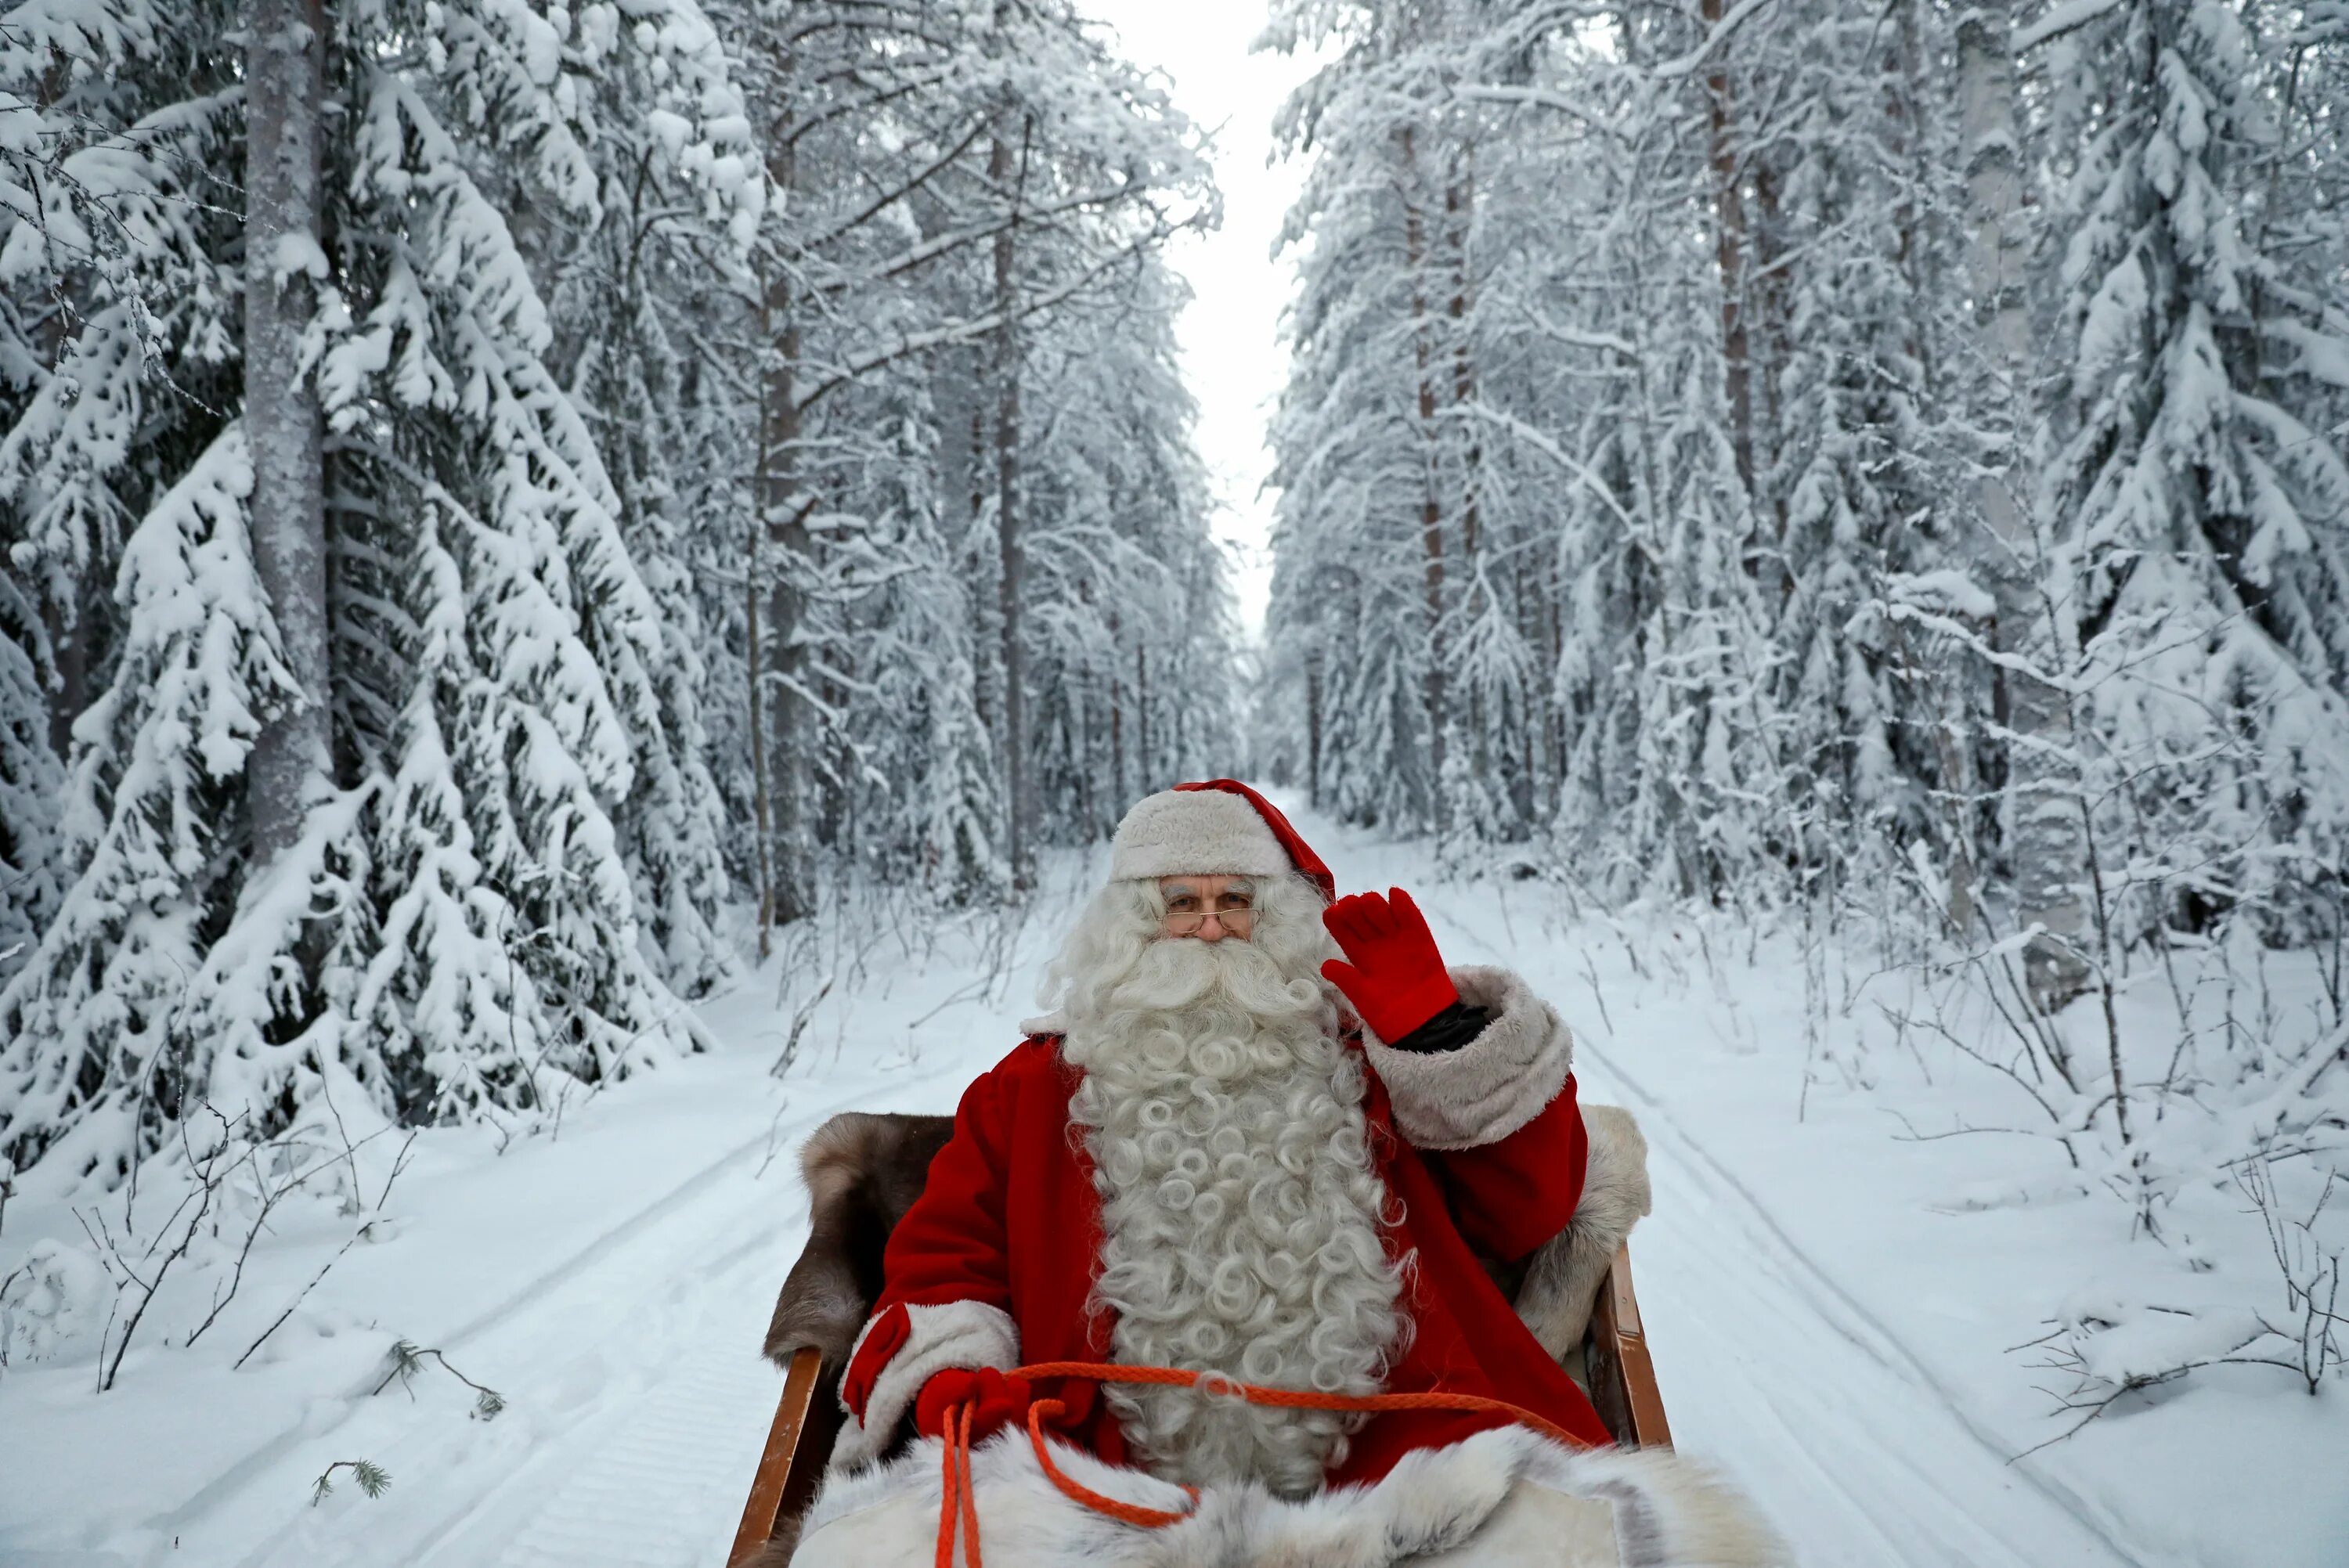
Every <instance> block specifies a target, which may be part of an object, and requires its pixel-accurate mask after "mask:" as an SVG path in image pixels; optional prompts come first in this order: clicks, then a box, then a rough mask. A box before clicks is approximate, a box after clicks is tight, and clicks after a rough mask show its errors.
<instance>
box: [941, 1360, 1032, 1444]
mask: <svg viewBox="0 0 2349 1568" xmlns="http://www.w3.org/2000/svg"><path fill="white" fill-rule="evenodd" d="M1031 1398H1033V1391H1032V1390H1031V1389H1030V1387H1028V1379H1027V1378H1025V1377H1005V1376H1004V1375H1003V1374H1002V1373H1001V1372H999V1371H998V1370H996V1369H995V1368H994V1367H948V1368H947V1370H946V1371H944V1372H940V1373H937V1374H936V1375H935V1376H933V1377H931V1378H930V1380H929V1381H928V1382H926V1383H925V1384H923V1385H922V1392H921V1394H920V1396H919V1397H918V1398H916V1399H915V1401H914V1429H915V1430H916V1431H917V1432H919V1433H921V1434H922V1436H924V1437H926V1438H943V1437H945V1436H946V1435H947V1416H948V1415H949V1414H951V1413H952V1412H953V1411H955V1410H957V1409H959V1408H961V1407H963V1406H965V1405H976V1406H977V1407H978V1408H976V1409H974V1410H973V1411H972V1412H971V1417H970V1440H971V1441H972V1442H974V1443H976V1442H978V1441H979V1440H980V1439H984V1438H988V1437H992V1436H993V1435H994V1434H995V1433H996V1432H997V1431H998V1430H999V1429H1001V1428H1004V1427H1007V1426H1010V1425H1012V1424H1013V1423H1015V1422H1025V1421H1026V1420H1027V1419H1028V1406H1029V1403H1030V1399H1031Z"/></svg>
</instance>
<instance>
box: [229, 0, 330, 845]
mask: <svg viewBox="0 0 2349 1568" xmlns="http://www.w3.org/2000/svg"><path fill="white" fill-rule="evenodd" d="M325 99H326V6H325V4H324V0H253V4H252V9H251V11H250V12H249V14H248V16H247V28H246V43H245V135H246V140H247V154H246V160H245V288H244V428H245V438H246V441H247V443H248V444H249V446H250V447H251V449H252V452H253V472H254V482H253V504H252V518H253V559H254V570H255V573H256V575H258V577H259V578H260V581H261V586H262V589H263V591H264V592H265V593H267V594H268V595H269V609H270V614H271V616H272V618H273V619H274V621H275V623H276V626H277V635H278V640H279V642H280V644H281V645H283V647H284V649H285V659H286V665H287V667H288V669H289V670H291V672H292V673H293V676H294V679H295V683H296V684H297V685H299V686H300V687H301V692H302V695H301V698H300V700H299V701H298V702H297V703H296V704H295V706H293V707H290V708H289V709H287V710H286V711H285V712H282V713H279V714H276V715H274V717H270V718H269V719H268V720H266V721H265V722H264V724H263V725H262V727H261V732H260V734H259V735H258V736H256V737H255V738H254V747H253V758H252V761H251V763H250V765H249V771H248V773H247V779H248V780H249V786H250V787H249V791H248V794H247V801H248V806H247V810H249V811H250V813H251V816H252V822H253V842H254V853H255V855H256V857H258V859H259V860H261V861H264V862H266V861H268V860H269V859H270V858H271V857H273V856H274V855H275V854H277V853H278V852H279V851H283V850H285V849H287V848H288V847H290V846H291V845H292V844H293V843H294V842H295V841H296V840H298V839H299V838H300V837H301V833H302V823H303V819H304V817H305V814H306V811H307V809H308V807H309V806H310V805H311V803H312V802H313V801H314V800H315V799H316V798H317V797H318V796H319V795H321V794H323V793H324V792H325V791H326V789H328V788H330V778H329V773H328V769H329V768H330V766H331V758H330V751H329V746H330V737H331V725H330V717H331V710H330V708H329V706H328V705H329V702H330V701H331V698H332V671H331V670H330V669H329V667H328V663H327V660H328V655H327V644H326V469H325V459H324V455H323V451H322V446H321V435H322V427H321V424H320V420H319V413H318V399H317V395H316V389H315V388H314V387H312V386H311V385H310V383H309V381H308V379H307V377H305V375H304V373H303V370H302V363H301V361H302V337H303V333H304V330H305V328H306V327H308V325H310V317H311V315H312V313H313V311H314V310H315V309H316V303H317V285H318V283H319V282H320V281H321V280H320V276H319V275H318V274H319V273H322V272H323V269H324V267H325V265H326V253H325V250H324V248H323V247H322V246H321V244H320V242H319V225H318V213H319V203H318V164H319V150H320V145H321V128H320V117H321V114H322V111H323V108H324V105H325Z"/></svg>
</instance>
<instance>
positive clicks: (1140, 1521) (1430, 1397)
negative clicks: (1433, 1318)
mask: <svg viewBox="0 0 2349 1568" xmlns="http://www.w3.org/2000/svg"><path fill="white" fill-rule="evenodd" d="M1005 1376H1007V1377H1024V1378H1026V1379H1028V1380H1029V1381H1030V1382H1031V1383H1032V1382H1035V1381H1037V1380H1039V1379H1041V1378H1045V1377H1079V1378H1082V1379H1084V1380H1085V1381H1087V1382H1090V1383H1152V1384H1156V1385H1158V1386H1160V1387H1169V1388H1190V1387H1197V1386H1198V1385H1199V1384H1201V1383H1203V1382H1204V1383H1206V1385H1207V1386H1208V1387H1209V1388H1210V1389H1211V1390H1214V1391H1220V1392H1225V1393H1230V1394H1236V1395H1237V1396H1238V1397H1239V1398H1242V1399H1245V1400H1247V1402H1248V1403H1249V1404H1251V1405H1268V1406H1271V1407H1274V1408H1278V1409H1289V1410H1345V1411H1350V1412H1352V1411H1360V1412H1364V1413H1368V1414H1372V1415H1375V1414H1377V1413H1379V1412H1381V1411H1383V1410H1458V1411H1463V1412H1465V1413H1468V1414H1472V1415H1490V1416H1505V1417H1506V1418H1508V1419H1510V1420H1512V1421H1514V1422H1516V1424H1518V1425H1519V1426H1524V1427H1530V1428H1532V1429H1534V1430H1535V1431H1537V1432H1539V1433H1540V1434H1541V1435H1542V1436H1544V1437H1546V1438H1548V1439H1550V1440H1551V1441H1553V1442H1559V1443H1564V1444H1565V1445H1566V1446H1567V1447H1568V1448H1576V1449H1584V1448H1588V1447H1589V1446H1590V1444H1589V1443H1588V1441H1587V1440H1586V1439H1582V1438H1578V1437H1577V1436H1575V1435H1574V1434H1573V1433H1572V1432H1569V1431H1568V1430H1567V1429H1565V1428H1564V1427H1561V1426H1559V1425H1558V1424H1557V1422H1555V1421H1553V1420H1550V1419H1548V1418H1546V1417H1543V1416H1537V1415H1536V1414H1535V1413H1534V1412H1533V1411H1531V1410H1528V1409H1526V1408H1524V1407H1523V1406H1519V1405H1512V1404H1510V1403H1509V1402H1508V1401H1507V1400H1506V1399H1491V1398H1485V1396H1483V1395H1481V1394H1433V1393H1430V1394H1316V1393H1311V1392H1309V1391H1307V1390H1304V1389H1300V1388H1267V1387H1260V1386H1259V1385H1257V1384H1254V1383H1238V1382H1235V1381H1233V1380H1232V1379H1231V1378H1228V1377H1223V1376H1221V1375H1219V1374H1216V1373H1206V1374H1201V1373H1197V1372H1185V1371H1183V1370H1182V1369H1180V1368H1179V1367H1116V1366H1112V1365H1111V1364H1109V1363H1107V1362H1102V1361H1039V1362H1037V1363H1035V1364H1034V1365H1033V1366H1029V1367H1018V1368H1016V1369H1014V1370H1013V1371H1011V1372H1009V1373H1007V1374H1005ZM977 1408H978V1407H977V1405H976V1404H975V1403H973V1404H964V1405H957V1406H956V1407H955V1408H953V1409H951V1410H949V1411H947V1418H946V1434H945V1435H946V1445H947V1450H946V1478H945V1491H944V1495H943V1496H942V1497H941V1499H940V1501H939V1504H938V1555H937V1568H954V1542H955V1526H956V1524H957V1522H960V1524H961V1526H962V1539H963V1557H964V1561H965V1563H966V1564H967V1568H984V1564H983V1563H981V1561H980V1558H979V1550H978V1496H977V1493H976V1491H975V1490H974V1489H973V1487H972V1486H971V1480H970V1423H971V1418H972V1416H973V1415H974V1414H975V1413H976V1411H977ZM1067 1410H1068V1407H1067V1406H1066V1405H1063V1404H1062V1403H1061V1401H1060V1400H1058V1399H1037V1400H1033V1401H1031V1402H1030V1404H1029V1406H1028V1438H1029V1440H1030V1442H1032V1443H1033V1444H1035V1446H1036V1462H1037V1463H1038V1464H1039V1465H1040V1466H1042V1467H1043V1470H1044V1474H1045V1476H1046V1477H1047V1478H1048V1479H1050V1481H1051V1483H1052V1484H1053V1485H1054V1486H1056V1487H1059V1488H1060V1489H1061V1492H1062V1493H1063V1494H1064V1495H1066V1496H1067V1497H1069V1498H1071V1500H1073V1501H1077V1502H1081V1503H1082V1504H1084V1506H1086V1507H1087V1508H1090V1509H1092V1511H1094V1512H1096V1513H1100V1514H1103V1515H1106V1516H1107V1517H1109V1518H1111V1519H1115V1520H1119V1521H1122V1522H1124V1523H1127V1524H1131V1525H1133V1526H1134V1527H1135V1528H1137V1529H1141V1530H1163V1529H1164V1528H1165V1527H1166V1526H1167V1525H1170V1524H1174V1523H1176V1522H1180V1521H1182V1520H1185V1519H1187V1518H1189V1517H1190V1511H1189V1510H1187V1509H1186V1510H1184V1511H1180V1512H1171V1511H1167V1510H1165V1509H1158V1508H1144V1507H1143V1506H1142V1505H1141V1504H1139V1503H1132V1502H1121V1501H1118V1500H1117V1499H1116V1498H1113V1497H1111V1496H1108V1495H1107V1494H1105V1493H1102V1492H1098V1491H1093V1489H1092V1488H1091V1487H1089V1486H1087V1485H1085V1484H1084V1483H1083V1482H1082V1481H1080V1480H1077V1479H1076V1478H1075V1477H1073V1476H1071V1475H1070V1474H1068V1473H1067V1472H1066V1471H1064V1470H1061V1467H1060V1466H1059V1465H1056V1464H1054V1463H1053V1462H1052V1455H1051V1450H1050V1446H1049V1445H1048V1444H1047V1443H1046V1442H1045V1441H1044V1423H1045V1422H1046V1421H1047V1420H1049V1419H1050V1418H1052V1417H1054V1416H1059V1415H1063V1414H1066V1413H1067ZM1183 1490H1184V1491H1187V1492H1189V1493H1190V1494H1191V1501H1192V1504H1193V1506H1194V1507H1195V1506H1196V1505H1197V1503H1198V1501H1199V1489H1198V1488H1196V1487H1192V1486H1186V1487H1185V1488H1184V1489H1183Z"/></svg>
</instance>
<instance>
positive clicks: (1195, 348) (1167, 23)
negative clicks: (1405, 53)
mask: <svg viewBox="0 0 2349 1568" xmlns="http://www.w3.org/2000/svg"><path fill="white" fill-rule="evenodd" d="M1081 4H1083V5H1085V8H1086V9H1087V10H1089V11H1091V12H1092V14H1093V15H1097V16H1099V17H1101V18H1102V20H1104V21H1106V22H1108V23H1109V24H1110V25H1111V26H1113V27H1115V28H1116V29H1117V33H1118V36H1119V38H1120V39H1121V40H1122V41H1123V45H1124V54H1125V56H1126V57H1127V58H1129V59H1131V60H1133V62H1135V63H1136V64H1138V65H1142V66H1145V67H1155V68H1157V69H1160V70H1163V71H1164V72H1165V73H1166V74H1167V76H1168V77H1170V78H1171V79H1172V81H1173V83H1174V97H1175V100H1176V102H1178V103H1179V104H1180V105H1181V106H1182V108H1183V109H1184V111H1185V113H1187V114H1189V115H1190V117H1191V118H1192V119H1195V120H1196V121H1198V122H1199V123H1200V124H1201V125H1202V126H1205V127H1206V128H1207V129H1209V130H1210V131H1212V132H1213V133H1214V134H1215V139H1216V143H1215V158H1216V183H1217V184H1218V185H1219V186H1220V187H1221V188H1222V190H1223V193H1224V226H1223V228H1222V229H1221V230H1219V231H1217V232H1215V233H1212V234H1206V235H1202V236H1195V237H1185V239H1183V240H1182V241H1181V242H1178V244H1177V245H1176V247H1175V249H1174V253H1173V261H1174V266H1175V269H1176V270H1177V271H1179V272H1180V273H1182V274H1183V275H1184V276H1185V277H1186V278H1188V279H1189V280H1190V283H1191V287H1192V290H1193V292H1194V294H1195V296H1196V297H1195V299H1194V300H1193V302H1192V304H1191V307H1190V309H1189V311H1188V312H1187V313H1185V315H1184V318H1183V326H1182V342H1183V357H1184V370H1185V375H1186V376H1187V377H1188V378H1189V381H1190V384H1191V391H1192V394H1193V396H1195V397H1197V398H1198V400H1199V449H1200V452H1201V455H1202V456H1204V457H1205V458H1206V462H1207V467H1208V469H1209V471H1210V472H1211V473H1212V474H1213V475H1214V478H1215V484H1216V499H1217V500H1219V501H1220V502H1221V503H1222V508H1221V511H1220V512H1219V515H1218V516H1217V518H1216V534H1217V536H1218V537H1220V538H1222V539H1225V540H1226V541H1228V542H1230V543H1231V545H1232V546H1233V550H1234V565H1235V568H1236V578H1237V581H1236V586H1237V588H1238V590H1239V600H1240V618H1241V622H1242V624H1244V625H1245V627H1246V628H1247V634H1248V635H1249V636H1250V637H1254V636H1256V635H1257V633H1258V632H1259V631H1260V630H1261V629H1262V627H1263V624H1264V605H1265V598H1266V595H1267V594H1268V593H1269V591H1270V589H1271V584H1272V556H1271V552H1270V549H1269V547H1268V541H1269V537H1270V533H1271V529H1272V498H1271V496H1270V495H1269V494H1268V493H1261V487H1262V486H1263V483H1264V480H1265V476H1266V474H1267V472H1268V470H1269V469H1270V467H1271V462H1272V459H1271V454H1270V453H1268V452H1267V451H1266V450H1265V447H1264V431H1265V421H1266V419H1267V418H1268V416H1269V414H1270V412H1271V405H1272V398H1273V397H1274V395H1275V394H1276V393H1277V392H1278V390H1279V389H1280V383H1281V379H1282V374H1283V371H1284V369H1285V367H1286V365H1287V357H1286V356H1285V355H1284V354H1283V353H1282V351H1281V346H1280V340H1279V330H1280V312H1281V309H1282V307H1283V306H1284V305H1285V304H1287V303H1288V297H1289V268H1288V263H1287V262H1286V261H1283V262H1282V263H1278V265H1276V264H1275V263H1274V262H1273V261H1272V242H1273V239H1274V237H1275V236H1276V235H1278V233H1279V232H1280V222H1281V219H1282V217H1283V216H1284V215H1285V214H1286V213H1287V211H1288V204H1289V201H1290V200H1291V199H1292V198H1293V197H1294V196H1295V195H1296V193H1297V186H1298V181H1299V172H1300V171H1299V168H1298V166H1296V165H1295V164H1290V163H1282V164H1278V165H1275V166H1272V167H1269V168H1268V167H1267V161H1268V158H1269V155H1270V154H1271V151H1272V117H1273V115H1274V113H1275V112H1276V111H1277V110H1278V108H1280V104H1281V101H1282V100H1283V99H1284V98H1287V97H1288V92H1289V89H1290V88H1292V87H1293V86H1294V85H1295V84H1296V83H1297V82H1298V81H1299V80H1300V79H1302V77H1304V76H1305V75H1306V73H1307V72H1308V71H1309V69H1310V65H1309V62H1308V61H1307V60H1305V59H1304V58H1302V57H1290V56H1284V55H1278V54H1262V55H1252V54H1250V53H1249V52H1248V46H1249V45H1250V44H1252V43H1253V42H1255V40H1256V36H1257V33H1259V32H1260V31H1262V30H1263V27H1264V20H1265V0H1081Z"/></svg>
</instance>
